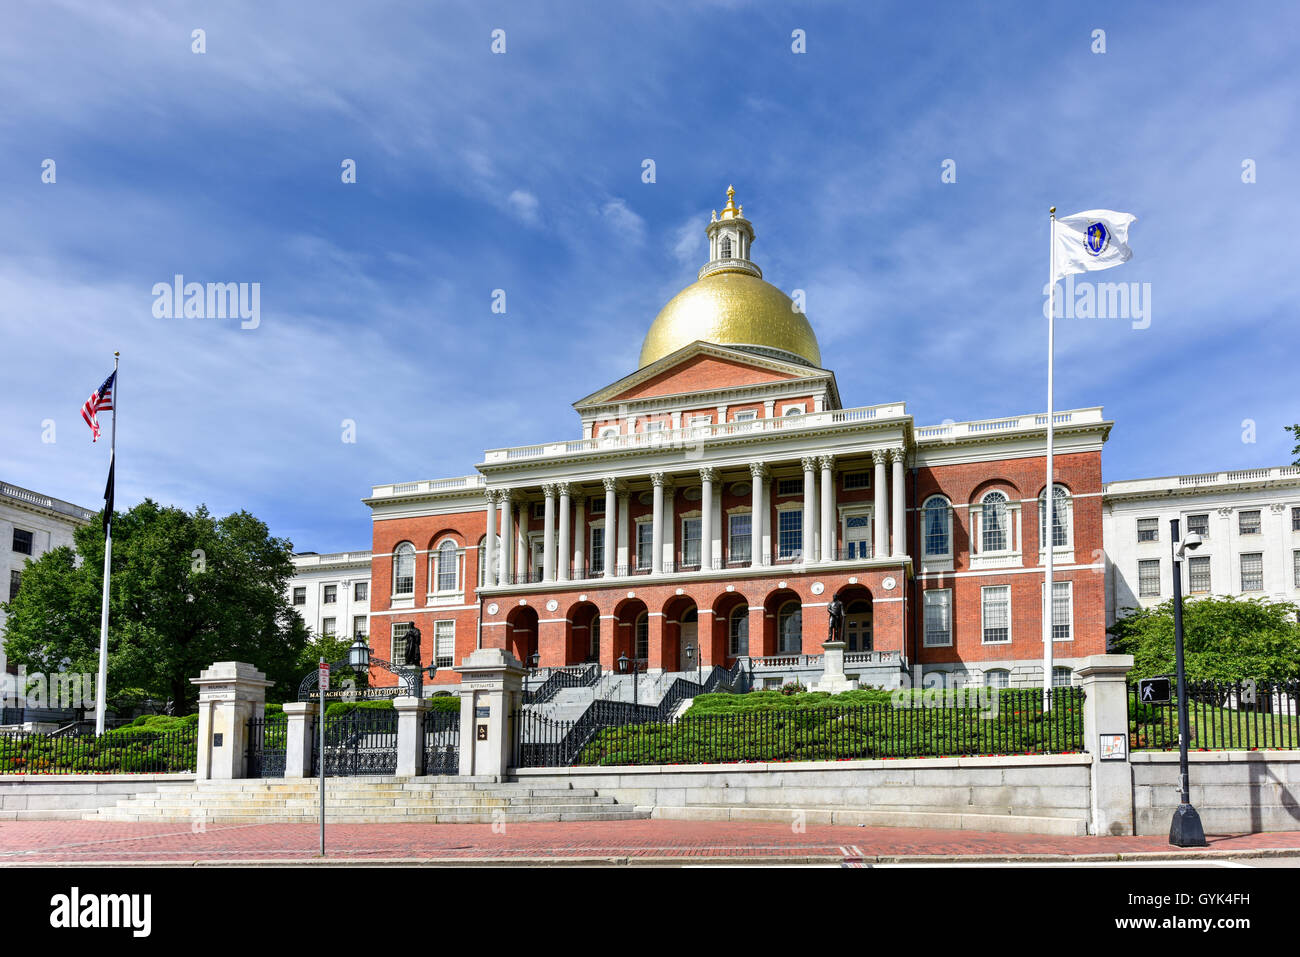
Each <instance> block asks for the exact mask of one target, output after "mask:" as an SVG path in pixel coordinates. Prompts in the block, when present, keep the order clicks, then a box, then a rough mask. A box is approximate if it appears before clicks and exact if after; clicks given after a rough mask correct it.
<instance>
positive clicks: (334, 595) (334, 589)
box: [321, 585, 339, 605]
mask: <svg viewBox="0 0 1300 957" xmlns="http://www.w3.org/2000/svg"><path fill="white" fill-rule="evenodd" d="M338 600H339V586H338V585H326V586H325V594H324V596H323V597H322V598H321V603H322V604H325V605H333V604H334V603H335V602H337V601H338Z"/></svg>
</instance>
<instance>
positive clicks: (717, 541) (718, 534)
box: [711, 481, 727, 566]
mask: <svg viewBox="0 0 1300 957" xmlns="http://www.w3.org/2000/svg"><path fill="white" fill-rule="evenodd" d="M711 507H712V509H713V559H714V561H716V562H717V563H718V565H719V566H721V565H722V556H723V549H724V547H725V546H726V544H727V530H726V528H725V525H726V517H725V516H724V515H723V514H722V482H720V481H719V482H718V484H717V485H715V486H713V504H712V506H711Z"/></svg>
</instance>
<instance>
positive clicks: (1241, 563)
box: [1237, 551, 1264, 593]
mask: <svg viewBox="0 0 1300 957" xmlns="http://www.w3.org/2000/svg"><path fill="white" fill-rule="evenodd" d="M1252 555H1258V556H1259V587H1258V588H1247V587H1246V559H1247V558H1249V557H1251V556H1252ZM1237 576H1238V579H1239V581H1240V584H1241V590H1242V591H1243V592H1251V593H1254V592H1262V591H1264V553H1263V551H1258V552H1242V553H1241V554H1240V555H1238V556H1237Z"/></svg>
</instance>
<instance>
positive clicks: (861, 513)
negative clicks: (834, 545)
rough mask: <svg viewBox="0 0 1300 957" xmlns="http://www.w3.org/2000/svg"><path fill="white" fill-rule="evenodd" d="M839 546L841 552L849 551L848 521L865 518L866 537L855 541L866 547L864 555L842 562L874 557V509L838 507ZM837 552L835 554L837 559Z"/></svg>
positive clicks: (860, 506) (871, 507)
mask: <svg viewBox="0 0 1300 957" xmlns="http://www.w3.org/2000/svg"><path fill="white" fill-rule="evenodd" d="M839 511H840V544H841V545H842V546H843V547H842V549H841V551H843V552H848V550H849V519H850V518H865V519H866V520H867V537H866V538H863V539H857V541H860V542H861V543H862V544H864V545H865V546H866V555H865V556H858V555H855V556H853V557H852V558H845V559H843V560H844V561H852V562H860V561H865V560H866V559H867V558H873V557H875V553H876V545H875V541H876V516H875V507H874V506H872V505H841V506H840V509H839ZM838 555H839V552H837V553H836V556H837V557H838Z"/></svg>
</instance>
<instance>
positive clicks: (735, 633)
mask: <svg viewBox="0 0 1300 957" xmlns="http://www.w3.org/2000/svg"><path fill="white" fill-rule="evenodd" d="M1297 554H1300V553H1297ZM727 654H728V655H730V656H731V657H732V658H740V657H743V656H745V655H748V654H749V606H748V605H738V606H737V607H736V610H735V611H733V612H732V613H731V618H730V619H728V621H727Z"/></svg>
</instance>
